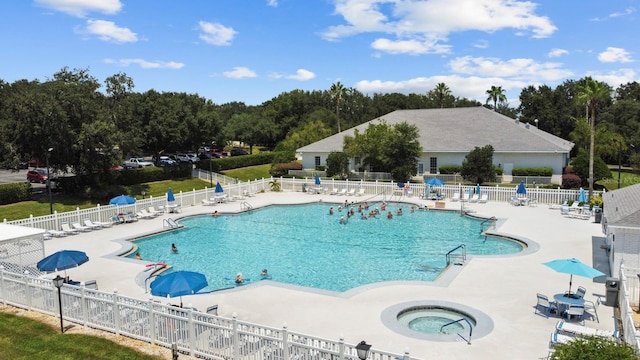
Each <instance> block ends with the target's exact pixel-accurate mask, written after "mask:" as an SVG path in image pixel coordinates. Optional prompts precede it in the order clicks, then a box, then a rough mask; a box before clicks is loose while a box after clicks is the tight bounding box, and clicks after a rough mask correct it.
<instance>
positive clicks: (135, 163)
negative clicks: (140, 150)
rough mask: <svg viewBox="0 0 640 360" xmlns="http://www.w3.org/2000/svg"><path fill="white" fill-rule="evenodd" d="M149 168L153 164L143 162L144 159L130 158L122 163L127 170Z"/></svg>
mask: <svg viewBox="0 0 640 360" xmlns="http://www.w3.org/2000/svg"><path fill="white" fill-rule="evenodd" d="M149 166H153V163H152V162H150V161H145V160H144V158H131V159H129V160H127V161H125V163H124V167H126V168H127V169H138V168H143V167H149Z"/></svg>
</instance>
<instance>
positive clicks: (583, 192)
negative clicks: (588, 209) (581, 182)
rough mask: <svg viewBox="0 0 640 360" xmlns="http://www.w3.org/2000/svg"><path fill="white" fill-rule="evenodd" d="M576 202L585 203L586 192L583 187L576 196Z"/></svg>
mask: <svg viewBox="0 0 640 360" xmlns="http://www.w3.org/2000/svg"><path fill="white" fill-rule="evenodd" d="M578 202H581V203H586V202H587V193H586V192H585V191H584V189H583V188H580V195H579V196H578Z"/></svg>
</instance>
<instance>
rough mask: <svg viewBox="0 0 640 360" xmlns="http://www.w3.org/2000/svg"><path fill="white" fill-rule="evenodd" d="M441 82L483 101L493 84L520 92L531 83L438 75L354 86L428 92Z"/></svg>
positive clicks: (369, 91)
mask: <svg viewBox="0 0 640 360" xmlns="http://www.w3.org/2000/svg"><path fill="white" fill-rule="evenodd" d="M441 82H442V83H445V84H447V86H448V87H449V88H450V89H451V92H452V93H453V94H454V95H455V96H460V97H465V98H469V99H475V100H478V101H480V102H482V103H484V102H485V100H486V99H487V96H486V91H487V89H490V88H491V86H492V85H497V86H502V88H503V89H505V92H509V91H517V92H518V94H519V92H520V90H521V89H522V88H523V87H525V86H528V85H530V84H529V83H527V82H524V81H516V80H505V79H504V78H500V77H479V76H469V77H464V76H460V75H438V76H431V77H417V78H413V79H408V80H404V81H382V80H362V81H358V82H357V83H356V84H355V86H354V87H355V88H356V89H358V90H359V91H361V92H363V93H365V94H373V93H392V92H399V93H404V94H410V93H414V94H426V93H427V92H428V91H429V90H433V88H435V86H436V84H438V83H441ZM518 94H515V93H514V94H513V95H507V99H508V100H509V101H515V100H516V99H517V96H518Z"/></svg>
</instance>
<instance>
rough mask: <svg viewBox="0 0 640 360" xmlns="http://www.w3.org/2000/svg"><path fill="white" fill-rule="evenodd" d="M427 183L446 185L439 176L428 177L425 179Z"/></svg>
mask: <svg viewBox="0 0 640 360" xmlns="http://www.w3.org/2000/svg"><path fill="white" fill-rule="evenodd" d="M424 183H425V184H429V185H431V186H442V185H444V181H442V180H440V179H438V178H435V177H434V178H431V179H427V180H425V181H424Z"/></svg>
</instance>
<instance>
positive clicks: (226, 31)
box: [198, 21, 238, 45]
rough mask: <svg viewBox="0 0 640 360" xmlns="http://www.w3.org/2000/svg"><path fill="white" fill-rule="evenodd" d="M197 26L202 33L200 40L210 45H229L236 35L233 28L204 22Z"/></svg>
mask: <svg viewBox="0 0 640 360" xmlns="http://www.w3.org/2000/svg"><path fill="white" fill-rule="evenodd" d="M198 26H199V27H200V30H201V31H202V32H201V33H200V39H202V40H203V41H204V42H206V43H207V44H211V45H231V40H233V38H234V37H235V35H236V34H237V33H238V32H237V31H235V30H233V28H230V27H226V26H224V25H222V24H217V23H210V22H206V21H200V22H199V23H198Z"/></svg>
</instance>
